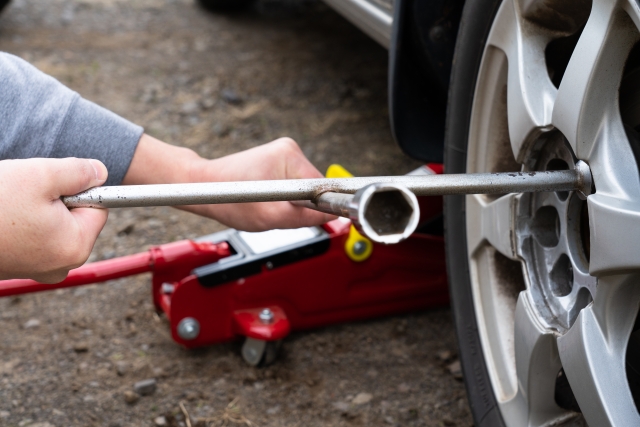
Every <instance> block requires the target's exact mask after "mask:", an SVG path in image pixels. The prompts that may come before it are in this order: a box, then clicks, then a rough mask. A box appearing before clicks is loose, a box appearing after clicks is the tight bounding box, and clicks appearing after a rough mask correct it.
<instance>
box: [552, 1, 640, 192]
mask: <svg viewBox="0 0 640 427" xmlns="http://www.w3.org/2000/svg"><path fill="white" fill-rule="evenodd" d="M637 40H638V30H637V29H636V28H635V25H634V23H633V21H632V20H631V18H630V17H629V15H628V14H627V12H625V11H624V10H623V9H622V8H620V7H618V2H615V1H606V0H596V1H594V2H593V7H592V11H591V14H590V16H589V20H588V21H587V24H586V26H585V28H584V31H583V32H582V35H581V37H580V40H579V41H578V44H577V45H576V47H575V50H574V52H573V54H572V56H571V59H570V61H569V64H568V66H567V69H566V71H565V74H564V77H563V79H562V82H561V84H560V88H559V90H558V94H557V98H556V102H555V105H554V108H553V118H552V121H553V125H554V126H555V127H557V128H558V129H560V130H561V131H562V133H563V134H564V136H565V137H566V138H567V139H568V141H569V143H570V144H571V147H572V148H573V150H574V153H575V154H576V156H577V157H578V158H580V159H583V160H587V161H588V162H589V164H590V166H591V170H592V171H593V174H594V181H595V185H596V188H597V189H598V192H601V193H612V192H613V193H618V194H620V193H626V194H627V195H628V194H629V192H630V191H631V192H633V194H634V195H638V194H640V193H638V187H637V185H635V188H634V189H629V188H626V187H628V181H629V179H628V177H629V176H636V175H637V167H636V165H635V160H634V157H633V153H632V151H631V148H630V146H629V144H628V143H627V142H626V141H627V137H626V134H625V131H624V127H623V125H622V120H621V118H620V110H619V107H618V87H619V85H620V81H621V78H622V72H623V70H624V65H625V61H626V59H627V56H628V53H629V51H630V50H631V48H632V46H633V45H634V43H635V42H636V41H637ZM622 141H624V143H621V142H622ZM614 162H615V164H614Z"/></svg>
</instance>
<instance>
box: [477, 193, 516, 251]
mask: <svg viewBox="0 0 640 427" xmlns="http://www.w3.org/2000/svg"><path fill="white" fill-rule="evenodd" d="M515 196H516V195H515V194H507V195H506V196H502V197H500V198H499V199H497V200H494V201H492V202H486V201H485V199H484V198H483V196H479V195H470V196H467V206H466V207H467V218H468V219H469V220H468V221H467V239H468V245H467V247H468V248H469V254H472V253H473V252H475V251H476V250H477V249H478V248H479V247H480V246H481V245H482V244H483V243H484V242H489V244H490V245H491V246H493V247H494V248H496V250H498V252H500V253H501V254H502V255H504V256H506V257H507V258H510V259H516V256H515V253H514V251H513V242H512V238H513V209H514V198H515Z"/></svg>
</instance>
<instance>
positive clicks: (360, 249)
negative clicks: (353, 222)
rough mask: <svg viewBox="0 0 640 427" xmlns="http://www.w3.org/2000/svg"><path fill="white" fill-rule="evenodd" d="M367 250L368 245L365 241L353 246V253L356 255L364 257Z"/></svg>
mask: <svg viewBox="0 0 640 427" xmlns="http://www.w3.org/2000/svg"><path fill="white" fill-rule="evenodd" d="M366 250H367V243H366V242H365V241H363V240H358V241H357V242H355V243H354V244H353V253H354V254H356V255H362V254H363V253H364V252H365V251H366Z"/></svg>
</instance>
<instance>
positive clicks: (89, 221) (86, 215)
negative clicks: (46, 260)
mask: <svg viewBox="0 0 640 427" xmlns="http://www.w3.org/2000/svg"><path fill="white" fill-rule="evenodd" d="M69 212H70V213H71V215H72V216H73V218H74V219H75V221H76V224H78V232H79V233H78V234H79V239H78V241H77V244H78V245H79V246H80V247H81V248H82V249H83V251H82V252H83V253H84V254H86V256H87V257H88V256H89V254H91V250H92V249H93V245H94V243H95V242H96V239H97V238H98V235H99V234H100V232H101V231H102V228H103V227H104V225H105V223H106V222H107V217H108V216H109V211H108V210H107V209H93V208H75V209H71V210H70V211H69ZM85 261H86V258H85V259H84V260H82V262H81V263H80V265H82V264H84V262H85Z"/></svg>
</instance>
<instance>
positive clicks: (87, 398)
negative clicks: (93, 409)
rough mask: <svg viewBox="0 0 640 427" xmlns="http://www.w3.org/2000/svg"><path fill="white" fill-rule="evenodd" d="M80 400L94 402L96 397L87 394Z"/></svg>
mask: <svg viewBox="0 0 640 427" xmlns="http://www.w3.org/2000/svg"><path fill="white" fill-rule="evenodd" d="M82 400H83V401H85V402H95V400H96V398H95V397H93V396H91V395H90V394H88V395H86V396H85V397H83V398H82Z"/></svg>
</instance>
